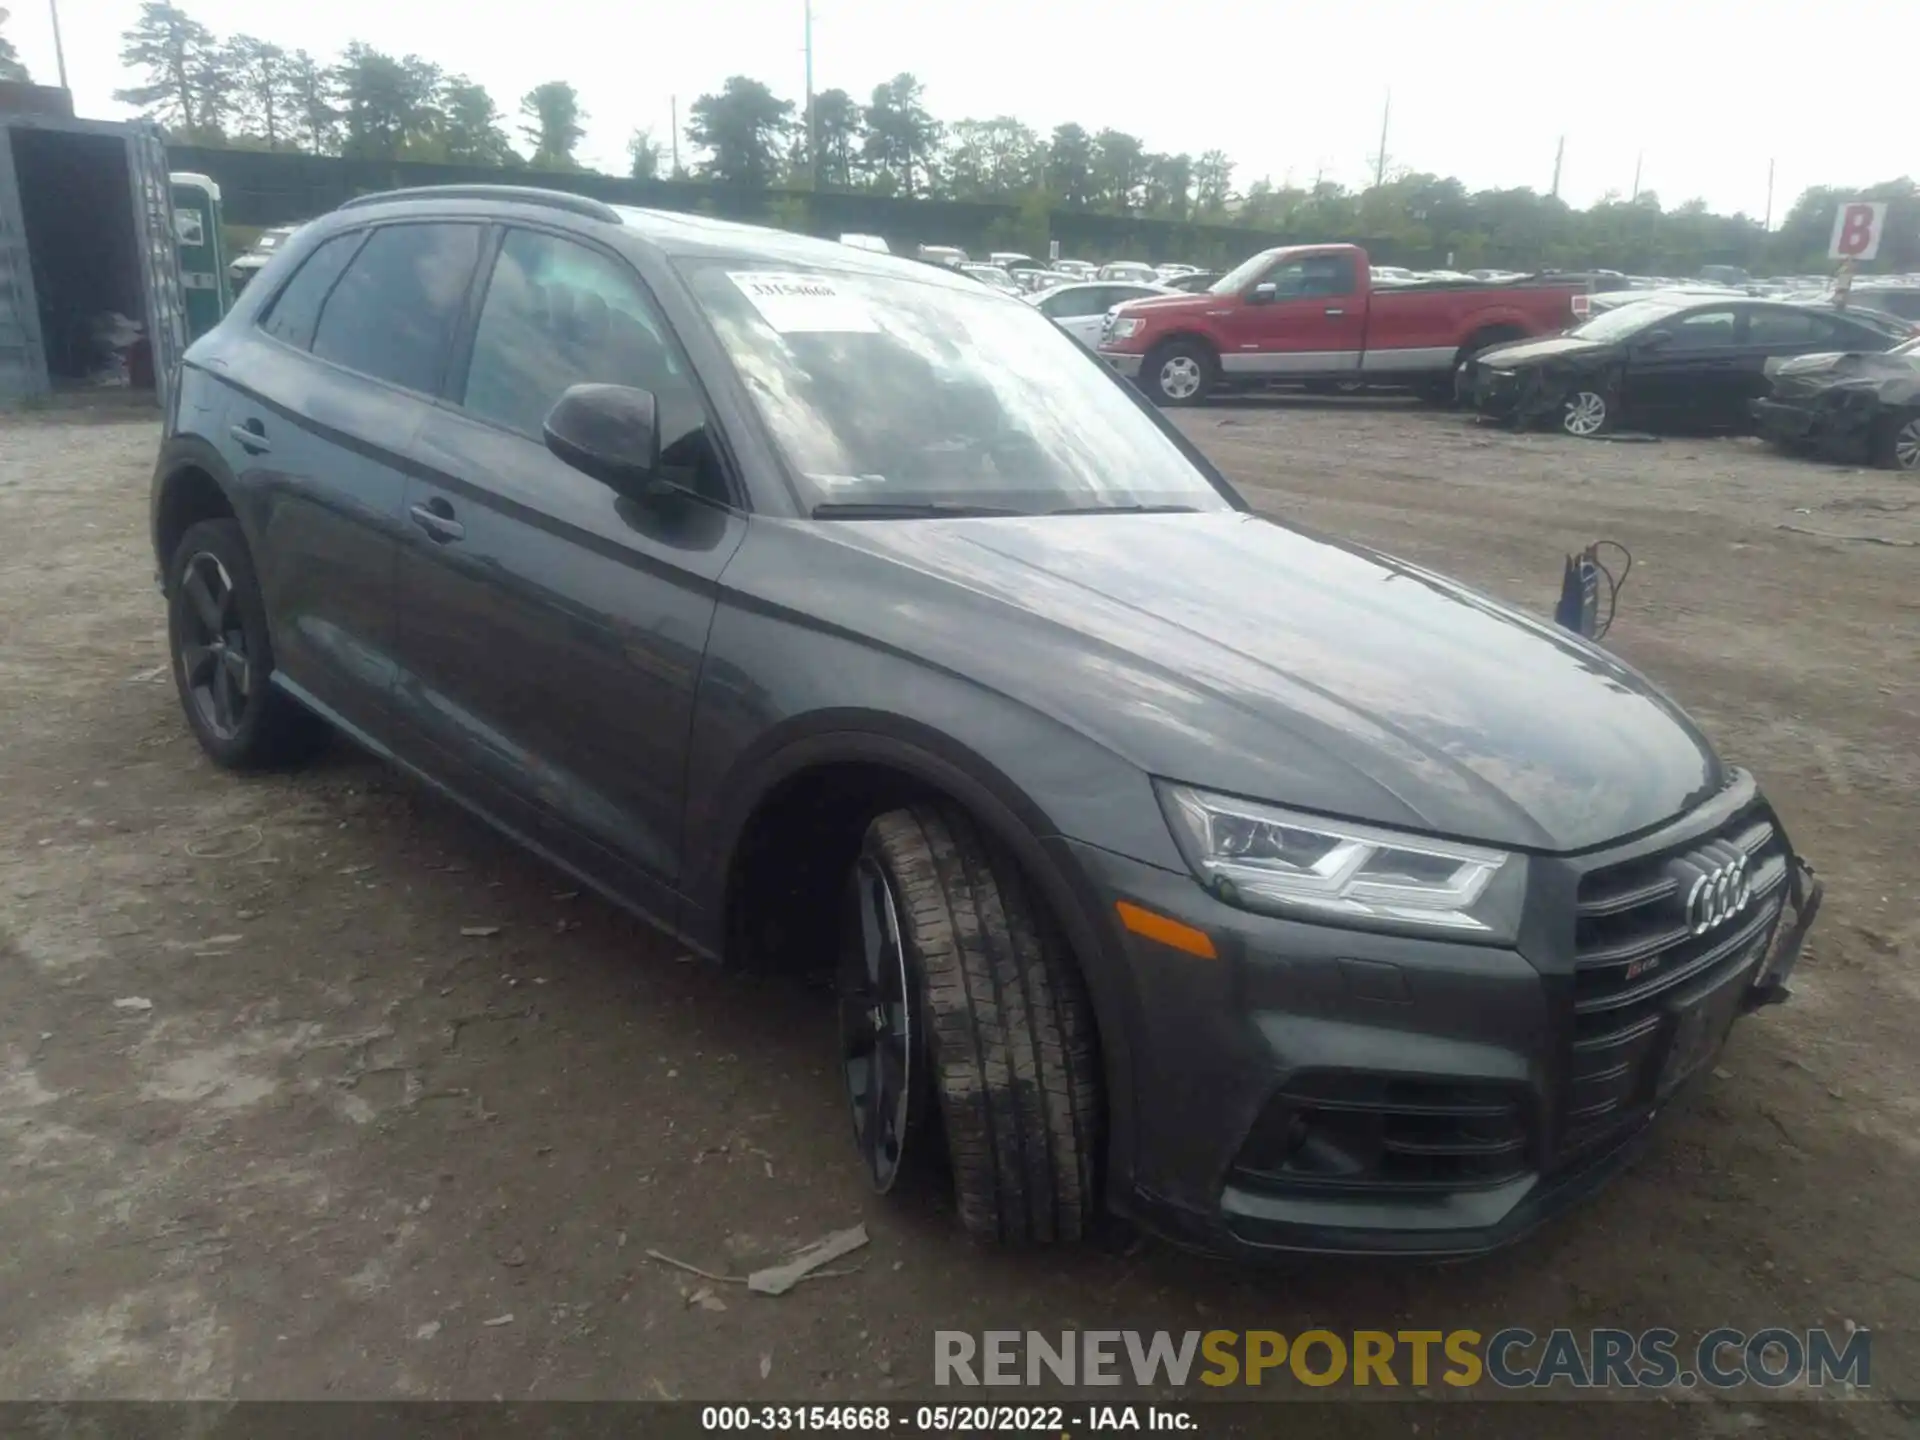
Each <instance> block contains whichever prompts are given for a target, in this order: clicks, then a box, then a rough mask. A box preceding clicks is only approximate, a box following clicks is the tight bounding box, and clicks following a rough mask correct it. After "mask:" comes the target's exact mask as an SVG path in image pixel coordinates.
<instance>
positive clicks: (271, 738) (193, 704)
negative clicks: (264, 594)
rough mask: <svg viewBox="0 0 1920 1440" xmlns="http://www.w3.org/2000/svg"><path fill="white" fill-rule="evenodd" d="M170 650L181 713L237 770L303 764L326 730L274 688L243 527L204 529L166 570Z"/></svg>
mask: <svg viewBox="0 0 1920 1440" xmlns="http://www.w3.org/2000/svg"><path fill="white" fill-rule="evenodd" d="M167 645H168V649H169V651H170V652H171V655H172V660H173V682H174V686H175V688H176V689H177V690H178V691H179V693H180V707H181V709H182V710H183V711H185V712H186V717H187V724H188V726H189V727H190V728H191V729H192V731H193V735H194V738H195V739H196V740H198V741H199V742H200V748H201V749H202V750H205V751H206V752H207V755H208V757H209V758H211V759H212V761H213V762H214V763H215V764H216V765H219V766H222V767H224V768H226V769H229V770H255V769H262V768H266V767H269V766H278V765H287V764H292V763H294V762H296V761H299V760H303V759H305V758H306V757H307V756H309V755H311V754H312V753H313V752H314V751H315V750H317V749H319V748H320V746H321V745H323V744H325V742H326V737H327V730H326V726H325V725H324V723H322V722H321V721H320V720H319V718H318V717H316V716H315V715H313V714H312V713H311V712H309V711H307V710H305V709H303V708H302V707H301V706H300V704H299V703H298V702H297V701H295V700H294V699H293V698H292V697H291V696H289V695H288V694H286V692H284V691H282V690H279V689H276V688H274V686H273V685H272V684H271V681H272V679H273V641H272V639H271V638H270V637H269V635H268V633H267V612H266V605H265V603H264V602H263V601H262V600H261V598H260V583H259V581H258V579H256V578H255V576H254V573H253V556H252V553H251V552H250V551H249V550H248V549H247V538H246V535H245V533H244V532H243V531H242V530H241V529H240V522H239V521H237V520H231V519H223V520H202V521H201V522H200V523H199V524H197V525H194V526H192V527H191V528H190V529H188V531H187V533H186V534H185V535H183V536H181V537H180V544H179V546H178V547H177V548H176V549H175V550H174V552H173V562H172V564H171V565H170V566H169V567H168V570H167Z"/></svg>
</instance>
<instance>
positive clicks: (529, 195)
mask: <svg viewBox="0 0 1920 1440" xmlns="http://www.w3.org/2000/svg"><path fill="white" fill-rule="evenodd" d="M392 200H500V201H505V202H508V203H510V204H515V205H545V206H547V207H549V208H550V209H554V210H571V211H572V212H573V213H574V214H576V215H585V216H587V217H588V218H589V219H593V220H611V221H613V222H614V223H615V224H618V223H619V222H620V212H619V211H618V210H615V209H614V208H613V207H612V206H611V205H609V204H607V202H606V201H604V200H595V199H594V198H593V197H592V196H591V195H575V194H572V193H571V192H569V191H566V190H542V189H540V188H539V187H538V186H534V185H416V186H414V187H412V188H411V189H407V190H382V191H379V192H377V193H375V194H372V195H356V196H354V197H353V198H352V199H351V200H347V201H344V202H342V203H341V205H340V206H339V208H340V209H342V210H352V209H354V208H355V207H357V206H361V205H385V204H386V203H388V202H389V201H392Z"/></svg>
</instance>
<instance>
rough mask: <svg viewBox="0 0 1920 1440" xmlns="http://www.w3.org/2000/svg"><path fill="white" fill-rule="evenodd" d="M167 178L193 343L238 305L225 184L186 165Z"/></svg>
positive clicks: (181, 280)
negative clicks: (225, 220)
mask: <svg viewBox="0 0 1920 1440" xmlns="http://www.w3.org/2000/svg"><path fill="white" fill-rule="evenodd" d="M167 179H168V181H169V183H171V185H172V186H173V229H174V235H175V237H176V238H177V239H178V241H179V246H180V286H181V289H182V290H184V291H185V296H184V298H185V300H186V304H187V339H188V341H189V342H191V341H194V340H198V339H199V338H200V337H201V336H202V335H204V334H206V333H207V331H209V330H211V329H212V328H213V327H214V326H216V325H218V324H219V323H220V317H221V316H223V315H225V314H226V313H227V311H228V309H229V308H230V307H231V306H232V305H233V293H232V290H231V289H230V287H229V286H228V284H227V244H226V238H225V227H224V225H223V224H222V220H221V215H220V187H219V186H218V185H217V184H215V183H214V182H213V180H211V179H210V178H208V177H207V176H205V175H196V174H193V173H191V172H190V171H184V170H179V171H175V172H174V173H173V174H171V175H169V176H168V177H167Z"/></svg>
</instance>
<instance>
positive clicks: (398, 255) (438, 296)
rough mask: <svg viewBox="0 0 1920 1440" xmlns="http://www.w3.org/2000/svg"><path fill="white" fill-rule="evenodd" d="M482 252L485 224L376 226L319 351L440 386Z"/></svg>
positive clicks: (332, 309) (357, 366) (393, 376)
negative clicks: (470, 281) (469, 287)
mask: <svg viewBox="0 0 1920 1440" xmlns="http://www.w3.org/2000/svg"><path fill="white" fill-rule="evenodd" d="M479 254H480V227H479V226H477V225H458V224H432V225H387V226H383V227H382V228H380V229H378V230H375V231H374V232H373V234H372V235H371V236H369V237H368V239H367V243H366V244H365V246H363V247H362V248H361V250H360V253H359V254H358V255H355V256H354V257H353V263H352V264H350V265H348V266H347V270H346V273H345V274H344V275H342V276H341V277H340V280H339V283H338V284H336V285H335V286H334V287H333V294H332V295H331V296H329V297H328V299H327V302H326V305H325V308H324V309H322V311H321V312H320V326H319V329H318V330H316V331H315V332H314V337H313V353H314V354H315V355H317V356H319V357H320V358H321V359H323V360H331V361H333V362H334V363H335V364H336V365H344V366H346V367H347V368H348V369H350V370H358V371H359V372H360V373H361V374H363V375H372V376H374V377H375V378H376V379H380V380H387V381H391V382H392V383H393V384H395V385H404V386H406V387H407V388H408V389H409V390H418V391H421V392H422V393H423V394H432V393H434V392H435V391H436V390H438V389H439V387H440V375H441V371H442V370H443V368H444V367H445V364H446V358H447V351H448V349H449V347H450V346H451V344H452V341H453V331H454V326H455V325H456V324H457V323H458V322H459V318H460V307H461V304H462V302H463V301H464V300H465V298H466V293H467V282H468V280H469V279H471V278H472V275H473V267H474V263H475V261H476V260H478V258H479Z"/></svg>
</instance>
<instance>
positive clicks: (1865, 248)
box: [1827, 200, 1887, 260]
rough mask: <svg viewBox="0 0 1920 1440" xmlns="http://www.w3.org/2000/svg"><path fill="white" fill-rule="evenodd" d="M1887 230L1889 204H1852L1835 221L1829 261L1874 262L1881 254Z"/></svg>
mask: <svg viewBox="0 0 1920 1440" xmlns="http://www.w3.org/2000/svg"><path fill="white" fill-rule="evenodd" d="M1886 228H1887V206H1886V202H1885V201H1869V200H1849V201H1848V202H1847V203H1846V204H1844V205H1842V206H1841V207H1840V211H1839V213H1838V214H1837V215H1835V216H1834V217H1833V243H1832V244H1831V245H1829V246H1827V258H1828V259H1829V260H1871V259H1873V258H1874V256H1876V255H1878V254H1879V253H1880V232H1881V231H1882V230H1884V229H1886Z"/></svg>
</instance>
